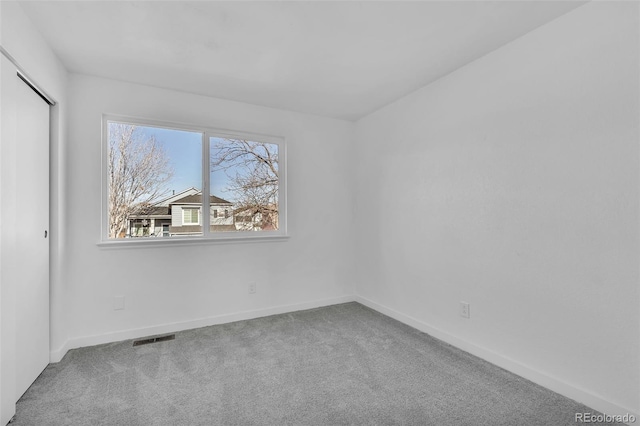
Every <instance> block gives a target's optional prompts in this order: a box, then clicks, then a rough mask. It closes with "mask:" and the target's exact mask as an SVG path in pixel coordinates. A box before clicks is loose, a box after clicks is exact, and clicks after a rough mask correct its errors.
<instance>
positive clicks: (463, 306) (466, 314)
mask: <svg viewBox="0 0 640 426" xmlns="http://www.w3.org/2000/svg"><path fill="white" fill-rule="evenodd" d="M460 316H461V317H463V318H471V311H470V310H469V304H468V303H467V302H460Z"/></svg>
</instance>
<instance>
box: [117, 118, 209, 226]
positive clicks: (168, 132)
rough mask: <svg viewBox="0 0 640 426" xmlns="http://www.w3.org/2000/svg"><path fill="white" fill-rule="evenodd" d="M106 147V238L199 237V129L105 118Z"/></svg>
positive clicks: (200, 192)
mask: <svg viewBox="0 0 640 426" xmlns="http://www.w3.org/2000/svg"><path fill="white" fill-rule="evenodd" d="M107 149H108V168H107V169H108V170H107V173H108V193H109V195H108V197H109V203H108V204H109V205H108V209H109V211H108V220H109V238H136V237H145V238H154V237H175V236H193V235H202V223H201V221H200V217H199V209H201V202H202V160H201V159H202V133H199V132H188V131H183V130H174V129H164V128H160V127H151V126H139V125H138V126H137V125H131V124H126V123H119V122H114V121H109V122H108V147H107ZM183 210H184V211H185V212H187V213H186V214H183ZM185 219H187V220H186V221H185Z"/></svg>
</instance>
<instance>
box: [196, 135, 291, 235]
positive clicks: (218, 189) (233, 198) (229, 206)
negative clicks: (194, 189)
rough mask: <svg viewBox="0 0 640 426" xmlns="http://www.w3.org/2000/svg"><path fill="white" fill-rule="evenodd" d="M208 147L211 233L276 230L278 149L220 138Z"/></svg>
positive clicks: (267, 144)
mask: <svg viewBox="0 0 640 426" xmlns="http://www.w3.org/2000/svg"><path fill="white" fill-rule="evenodd" d="M209 143H210V164H211V179H210V187H211V193H210V196H211V231H212V232H217V231H274V230H277V229H278V227H279V220H278V218H279V214H278V211H279V210H278V187H279V164H278V145H277V144H273V143H265V142H254V141H250V140H245V139H228V138H220V137H212V138H210V139H209ZM214 210H217V211H218V212H219V213H218V214H214V213H213V212H214ZM220 212H222V214H220Z"/></svg>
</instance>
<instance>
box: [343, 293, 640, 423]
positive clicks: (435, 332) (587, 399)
mask: <svg viewBox="0 0 640 426" xmlns="http://www.w3.org/2000/svg"><path fill="white" fill-rule="evenodd" d="M355 301H356V302H358V303H361V304H363V305H365V306H367V307H369V308H371V309H373V310H375V311H378V312H380V313H381V314H384V315H386V316H388V317H391V318H393V319H396V320H398V321H400V322H402V323H404V324H407V325H409V326H411V327H413V328H415V329H418V330H420V331H422V332H424V333H427V334H429V335H430V336H433V337H435V338H437V339H440V340H442V341H444V342H446V343H448V344H450V345H452V346H455V347H457V348H459V349H462V350H463V351H465V352H469V353H470V354H473V355H475V356H477V357H478V358H482V359H483V360H485V361H488V362H490V363H492V364H494V365H497V366H498V367H501V368H504V369H505V370H507V371H510V372H512V373H514V374H517V375H518V376H520V377H524V378H525V379H527V380H530V381H532V382H534V383H536V384H538V385H540V386H543V387H545V388H547V389H550V390H552V391H554V392H556V393H559V394H560V395H563V396H566V397H567V398H571V399H573V400H574V401H578V402H580V403H582V404H584V405H586V406H588V407H590V408H592V409H594V410H597V411H600V412H601V413H604V414H609V415H612V416H613V415H625V414H630V415H633V416H635V418H636V419H640V415H639V413H638V412H635V411H634V410H632V409H630V408H627V407H623V406H621V405H619V404H616V403H614V402H611V401H609V400H607V399H605V398H603V397H601V396H599V395H596V394H595V393H593V392H591V391H588V390H586V389H582V388H580V387H578V386H574V385H572V384H570V383H567V382H565V381H564V380H562V379H559V378H556V377H552V376H549V375H548V374H546V373H544V372H542V371H539V370H536V369H535V368H532V367H530V366H527V365H525V364H522V363H520V362H518V361H516V360H513V359H511V358H508V357H505V356H504V355H501V354H499V353H496V352H493V351H491V350H489V349H486V348H482V347H480V346H477V345H475V344H473V343H470V342H468V341H466V340H463V339H460V338H458V337H456V336H454V335H452V334H450V333H447V332H446V331H443V330H441V329H439V328H437V327H433V326H431V325H429V324H427V323H425V322H422V321H420V320H418V319H416V318H413V317H410V316H408V315H405V314H402V313H400V312H398V311H395V310H393V309H391V308H389V307H387V306H384V305H381V304H379V303H376V302H374V301H372V300H369V299H367V298H365V297H362V296H355Z"/></svg>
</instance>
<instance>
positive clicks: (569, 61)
mask: <svg viewBox="0 0 640 426" xmlns="http://www.w3.org/2000/svg"><path fill="white" fill-rule="evenodd" d="M638 35H639V32H638V4H636V3H627V2H606V3H604V2H603V3H595V2H593V3H589V4H587V5H585V6H581V7H579V8H578V9H576V10H575V11H572V12H570V13H569V14H567V15H564V16H562V17H560V18H559V19H557V20H555V21H553V22H551V23H549V24H547V25H545V26H543V27H540V28H539V29H537V30H535V31H533V32H531V33H529V34H527V35H526V36H524V37H522V38H520V39H518V40H516V41H514V42H512V43H510V44H508V45H506V46H504V47H503V48H501V49H499V50H497V51H495V52H493V53H491V54H489V55H488V56H485V57H483V58H481V59H479V60H477V61H475V62H473V63H471V64H469V65H467V66H465V67H464V68H462V69H459V70H458V71H456V72H454V73H452V74H450V75H448V76H446V77H444V78H442V79H440V80H439V81H437V82H435V83H433V84H431V85H430V86H427V87H425V88H423V89H421V90H419V91H417V92H415V93H413V94H411V95H409V96H407V97H405V98H403V99H401V100H400V101H397V102H395V103H394V104H392V105H389V106H387V107H385V108H383V109H382V110H380V111H378V112H376V113H374V114H372V115H370V116H368V117H366V118H364V119H362V120H360V121H359V122H358V123H357V126H356V150H357V152H358V161H357V162H356V163H355V164H356V165H357V171H356V174H357V178H356V182H357V183H356V188H355V194H356V210H355V213H356V217H358V218H359V220H358V222H357V223H358V225H359V227H358V233H357V247H356V253H358V262H357V263H358V268H359V277H358V279H357V280H356V282H357V283H358V285H357V289H356V292H357V294H358V295H359V297H360V300H361V301H363V302H364V303H367V304H369V305H370V306H373V307H376V308H378V309H381V310H382V311H383V312H386V313H388V314H391V315H392V316H395V317H397V318H400V319H402V320H404V321H406V322H408V323H410V324H412V325H415V326H417V327H418V328H421V329H423V330H426V331H428V332H430V333H432V334H434V335H435V336H437V337H440V338H443V339H445V340H448V341H450V342H452V343H454V344H456V345H458V346H461V347H462V348H464V349H467V350H469V351H471V352H474V353H476V354H478V355H480V356H483V357H485V358H487V359H489V360H491V361H493V362H495V363H497V364H499V365H502V366H504V367H506V368H508V369H511V370H512V371H515V372H517V373H519V374H522V375H524V376H525V377H529V378H531V379H533V380H534V381H537V382H539V383H542V384H544V385H546V386H549V387H551V388H552V389H555V390H557V391H559V392H561V393H564V394H565V395H569V396H571V397H573V398H575V399H578V400H581V401H583V402H586V403H587V404H588V405H590V406H592V407H594V408H596V409H600V410H604V411H607V412H610V413H611V412H614V411H621V412H626V411H629V410H632V411H635V413H636V414H637V413H638V412H640V406H639V396H640V389H639V380H640V377H639V372H640V364H639V360H640V350H639V342H638V339H639V336H640V330H639V323H638V318H639V317H640V313H639V309H638V308H639V296H638V290H639V288H638V283H639V280H638V278H639V276H638V255H639V242H638V238H639V232H638V231H639V229H638V228H639V227H638V217H639V216H638V202H639V199H638V189H639V187H638V177H639V176H638V172H639V158H638V154H639V150H638V140H639V139H638V138H639V128H638V117H639V115H638V114H639V112H640V111H639V106H638V76H639V72H638V59H639V58H638V47H639V46H638ZM389 203H394V205H396V206H397V207H398V208H397V209H396V211H395V213H394V214H395V215H400V216H402V217H404V218H407V217H410V218H412V219H411V221H410V223H411V224H412V225H411V226H407V227H405V228H402V227H399V226H398V225H397V223H398V221H394V220H390V219H389V214H390V212H389V211H388V210H387V209H385V208H384V206H386V205H388V204H389ZM405 223H406V221H405ZM416 224H417V225H416ZM460 301H466V302H469V303H470V304H471V319H469V320H467V319H463V318H461V317H460V316H459V315H458V305H459V302H460Z"/></svg>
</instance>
